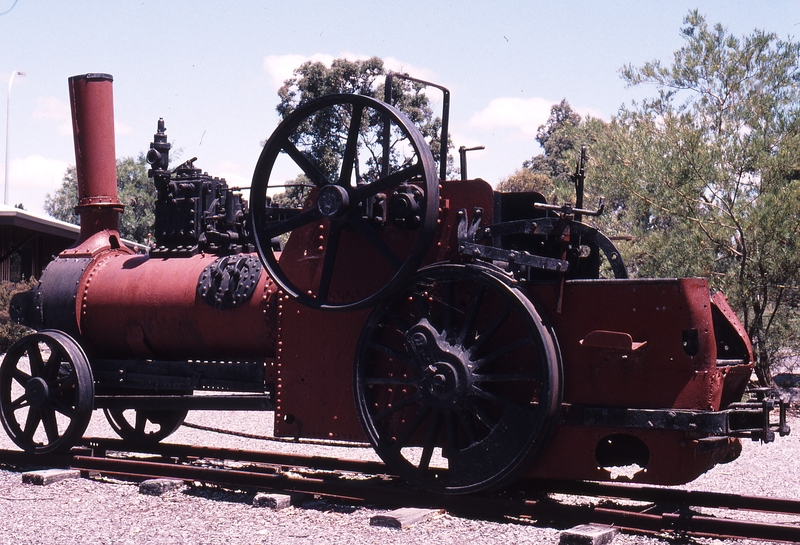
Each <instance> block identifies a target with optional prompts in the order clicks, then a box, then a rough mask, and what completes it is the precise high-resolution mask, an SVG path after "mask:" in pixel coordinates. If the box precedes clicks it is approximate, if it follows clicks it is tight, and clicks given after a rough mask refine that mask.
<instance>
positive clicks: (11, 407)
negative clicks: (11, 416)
mask: <svg viewBox="0 0 800 545" xmlns="http://www.w3.org/2000/svg"><path fill="white" fill-rule="evenodd" d="M27 406H28V394H27V393H24V394H22V395H21V396H19V397H18V398H17V399H15V400H14V401H12V402H11V403H9V404H8V405H6V407H5V409H4V410H5V411H6V412H13V411H16V410H19V409H22V408H23V407H27Z"/></svg>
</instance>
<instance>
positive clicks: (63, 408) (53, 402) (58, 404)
mask: <svg viewBox="0 0 800 545" xmlns="http://www.w3.org/2000/svg"><path fill="white" fill-rule="evenodd" d="M47 402H48V405H49V406H50V407H52V408H53V409H54V410H56V411H58V412H60V413H61V414H63V415H64V416H66V417H68V418H72V417H73V416H74V415H75V408H74V407H72V406H71V405H68V404H66V403H64V402H63V401H62V400H60V399H58V398H57V397H50V399H48V400H47Z"/></svg>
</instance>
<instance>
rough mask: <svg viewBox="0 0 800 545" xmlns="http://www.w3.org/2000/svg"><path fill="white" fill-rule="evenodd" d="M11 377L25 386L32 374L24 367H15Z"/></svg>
mask: <svg viewBox="0 0 800 545" xmlns="http://www.w3.org/2000/svg"><path fill="white" fill-rule="evenodd" d="M11 378H13V379H14V380H16V381H17V382H18V383H19V384H20V386H23V387H24V386H25V385H26V384H28V381H29V380H30V379H31V376H30V375H29V374H28V373H26V372H25V371H23V370H22V369H19V368H17V367H15V368H14V369H13V370H12V371H11Z"/></svg>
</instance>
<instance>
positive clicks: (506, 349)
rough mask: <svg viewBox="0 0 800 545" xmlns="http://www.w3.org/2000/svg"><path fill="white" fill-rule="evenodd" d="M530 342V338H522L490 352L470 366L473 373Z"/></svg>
mask: <svg viewBox="0 0 800 545" xmlns="http://www.w3.org/2000/svg"><path fill="white" fill-rule="evenodd" d="M530 342H531V338H530V337H523V338H522V339H517V340H516V341H514V342H513V343H510V344H507V345H505V346H503V347H502V348H499V349H497V350H495V351H494V352H492V353H491V354H489V355H487V356H484V357H482V358H478V359H477V360H475V361H474V362H473V364H472V365H473V368H472V369H473V372H475V371H479V370H480V369H481V368H482V367H483V366H485V365H486V364H488V363H492V362H493V361H496V360H498V359H500V358H502V357H503V356H505V355H506V354H510V353H512V352H514V351H515V350H517V349H519V348H522V347H523V346H525V345H526V344H529V343H530Z"/></svg>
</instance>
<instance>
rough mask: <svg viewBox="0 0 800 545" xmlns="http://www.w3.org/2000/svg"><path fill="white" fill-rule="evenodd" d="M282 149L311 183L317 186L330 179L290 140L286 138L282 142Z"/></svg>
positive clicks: (327, 182) (324, 183) (326, 182)
mask: <svg viewBox="0 0 800 545" xmlns="http://www.w3.org/2000/svg"><path fill="white" fill-rule="evenodd" d="M282 149H283V151H284V152H286V154H287V155H288V156H289V157H291V158H292V160H293V161H294V162H295V163H296V164H297V166H299V167H300V169H301V170H302V171H303V174H305V175H306V176H307V177H308V179H309V180H311V183H313V184H314V185H315V186H317V187H322V186H324V185H326V184H329V183H330V181H329V180H328V178H327V177H326V176H325V175H324V174H323V173H322V171H321V170H320V169H319V168H317V165H315V164H314V163H312V162H311V161H310V160H309V159H308V157H306V156H305V154H304V153H303V152H302V151H300V150H299V149H297V146H295V145H294V144H293V143H292V142H291V141H290V140H288V139H287V140H286V141H285V142H284V143H283V146H282Z"/></svg>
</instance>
